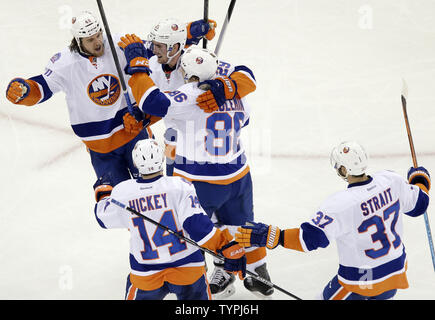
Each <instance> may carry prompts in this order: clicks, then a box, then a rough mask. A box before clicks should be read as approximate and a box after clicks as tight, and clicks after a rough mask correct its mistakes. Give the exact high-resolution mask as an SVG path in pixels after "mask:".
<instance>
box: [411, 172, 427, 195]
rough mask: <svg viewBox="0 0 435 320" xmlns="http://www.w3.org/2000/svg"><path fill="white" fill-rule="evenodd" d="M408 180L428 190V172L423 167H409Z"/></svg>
mask: <svg viewBox="0 0 435 320" xmlns="http://www.w3.org/2000/svg"><path fill="white" fill-rule="evenodd" d="M408 182H409V183H410V184H414V185H417V186H418V187H420V188H421V189H423V190H424V191H426V192H429V190H430V185H431V180H430V174H429V172H428V171H427V169H426V168H425V167H417V168H414V167H411V168H409V170H408Z"/></svg>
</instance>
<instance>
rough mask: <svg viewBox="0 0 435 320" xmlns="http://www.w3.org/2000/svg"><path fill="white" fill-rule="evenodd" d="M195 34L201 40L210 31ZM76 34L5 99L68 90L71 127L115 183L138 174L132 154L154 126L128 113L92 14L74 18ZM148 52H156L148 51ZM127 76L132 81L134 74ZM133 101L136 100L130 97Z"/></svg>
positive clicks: (32, 101)
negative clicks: (43, 70)
mask: <svg viewBox="0 0 435 320" xmlns="http://www.w3.org/2000/svg"><path fill="white" fill-rule="evenodd" d="M191 24H194V25H198V24H199V25H201V20H200V21H197V22H192V23H189V24H188V26H189V25H191ZM195 30H196V31H197V32H194V34H195V36H197V37H198V39H199V38H201V37H202V36H204V35H205V34H206V33H207V32H206V31H204V32H205V33H203V34H201V29H200V28H199V29H198V28H195ZM71 32H72V34H73V39H72V41H71V44H70V46H69V47H67V48H65V49H64V50H62V51H60V52H59V53H56V54H55V55H54V56H53V57H52V58H51V59H50V61H49V63H48V65H47V67H46V69H45V72H44V74H42V75H37V76H35V77H31V78H29V79H23V78H15V79H12V80H11V81H10V83H9V85H8V87H7V89H6V97H7V99H8V100H9V101H11V102H12V103H14V104H16V105H22V106H34V105H37V104H40V103H43V102H45V101H47V100H48V99H50V98H51V97H52V96H53V95H54V94H55V93H57V92H60V91H62V92H64V93H65V95H66V102H67V106H68V111H69V117H70V123H71V126H72V129H73V131H74V133H75V134H76V135H77V136H78V137H79V138H80V139H81V140H82V141H83V142H84V144H85V145H86V147H87V148H88V150H89V153H90V158H91V162H92V165H93V167H94V170H95V172H96V175H97V177H100V176H102V175H104V174H106V173H108V172H110V173H111V175H112V182H113V183H115V184H116V183H118V182H120V181H123V180H126V179H129V178H130V177H131V175H133V176H137V174H138V172H137V169H136V168H135V167H134V165H133V162H132V159H131V150H132V149H133V147H134V145H135V143H136V141H137V140H139V139H145V138H148V137H149V136H150V135H152V134H151V131H150V130H147V129H144V127H147V125H148V124H149V123H148V120H145V119H143V120H142V119H140V121H137V120H136V119H135V117H134V116H133V115H131V114H130V113H128V108H127V101H126V99H125V96H124V95H123V94H122V93H121V83H120V79H119V75H118V73H117V69H116V66H115V62H114V60H113V56H112V53H111V52H110V50H109V45H108V40H107V37H106V36H105V35H104V34H103V30H102V28H101V24H100V22H99V20H98V19H97V18H96V16H95V15H94V14H92V13H91V12H88V11H85V12H82V13H80V14H79V15H77V16H76V17H74V18H73V21H72V27H71ZM119 38H120V37H116V39H115V40H116V41H118V40H119ZM190 41H194V39H193V40H192V39H190ZM196 41H199V40H196ZM115 50H117V52H116V53H117V56H118V58H119V60H120V65H121V66H122V67H123V66H125V65H126V60H125V57H124V54H123V53H122V51H121V49H120V48H118V47H116V48H115ZM144 54H145V55H147V56H148V55H152V52H151V51H149V50H148V51H147V50H146V49H145V51H144ZM124 76H125V78H126V80H127V81H128V79H129V77H130V75H129V74H128V73H125V74H124ZM129 97H130V100H131V101H133V102H134V97H133V96H132V95H131V93H129ZM136 109H137V108H133V110H136ZM141 115H142V113H141Z"/></svg>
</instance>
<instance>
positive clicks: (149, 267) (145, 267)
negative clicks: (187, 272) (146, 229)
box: [130, 250, 204, 272]
mask: <svg viewBox="0 0 435 320" xmlns="http://www.w3.org/2000/svg"><path fill="white" fill-rule="evenodd" d="M195 262H204V255H203V254H202V253H201V251H200V250H197V251H195V252H194V253H192V254H191V255H188V256H187V257H184V258H182V259H179V260H176V261H174V262H170V263H158V264H143V263H139V262H138V261H137V260H136V259H135V257H134V256H133V255H132V254H130V267H131V269H133V270H135V271H139V272H147V271H159V270H165V269H168V268H177V267H181V266H183V265H185V264H188V263H195Z"/></svg>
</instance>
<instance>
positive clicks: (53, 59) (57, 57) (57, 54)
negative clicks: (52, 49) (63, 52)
mask: <svg viewBox="0 0 435 320" xmlns="http://www.w3.org/2000/svg"><path fill="white" fill-rule="evenodd" d="M59 58H60V52H58V53H56V54H55V55H54V56H52V57H51V58H50V61H51V62H52V63H55V62H56V61H57V60H59Z"/></svg>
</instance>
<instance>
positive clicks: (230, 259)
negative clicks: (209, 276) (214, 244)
mask: <svg viewBox="0 0 435 320" xmlns="http://www.w3.org/2000/svg"><path fill="white" fill-rule="evenodd" d="M217 252H218V253H220V254H222V255H223V256H224V258H225V260H224V270H225V271H226V272H228V273H233V274H236V275H238V276H239V278H240V280H243V279H244V278H245V277H246V256H245V249H243V248H242V247H241V246H240V245H239V244H237V243H236V242H235V241H232V242H230V243H228V244H226V245H224V246H223V247H222V248H220V249H218V250H217Z"/></svg>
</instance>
